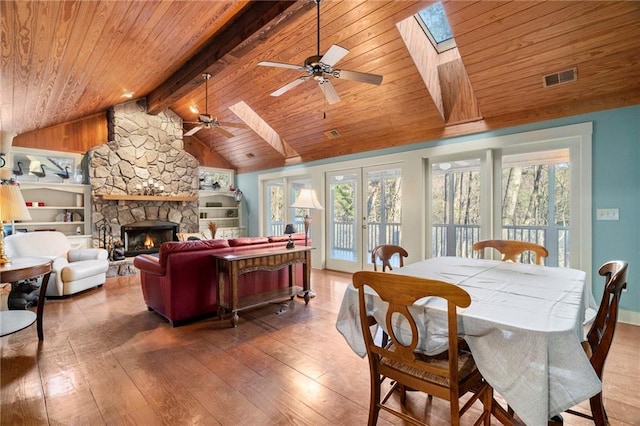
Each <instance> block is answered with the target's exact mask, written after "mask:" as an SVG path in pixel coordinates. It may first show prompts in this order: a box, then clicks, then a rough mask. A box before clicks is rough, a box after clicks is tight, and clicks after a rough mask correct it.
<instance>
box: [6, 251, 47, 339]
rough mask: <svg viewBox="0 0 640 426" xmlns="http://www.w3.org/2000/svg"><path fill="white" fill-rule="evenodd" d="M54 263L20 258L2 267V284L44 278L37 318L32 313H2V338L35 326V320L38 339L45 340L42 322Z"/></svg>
mask: <svg viewBox="0 0 640 426" xmlns="http://www.w3.org/2000/svg"><path fill="white" fill-rule="evenodd" d="M52 263H53V260H51V259H48V258H46V257H18V258H15V259H11V263H5V264H2V265H0V281H1V282H9V283H10V282H15V281H21V280H27V279H31V278H37V277H39V276H43V277H42V285H41V286H40V296H39V297H38V308H37V310H36V312H37V314H36V315H35V318H34V314H33V312H31V311H26V310H25V311H22V310H13V311H0V336H6V335H7V334H11V333H15V332H17V331H20V330H22V329H24V328H26V327H28V326H30V325H31V324H33V321H34V319H35V320H36V322H37V329H38V339H39V340H43V339H44V335H43V333H42V320H43V313H44V301H45V295H46V293H47V284H48V283H49V276H50V275H51V265H52Z"/></svg>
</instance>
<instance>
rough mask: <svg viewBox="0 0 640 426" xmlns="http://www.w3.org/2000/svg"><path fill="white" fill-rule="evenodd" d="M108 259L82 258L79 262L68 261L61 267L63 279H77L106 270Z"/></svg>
mask: <svg viewBox="0 0 640 426" xmlns="http://www.w3.org/2000/svg"><path fill="white" fill-rule="evenodd" d="M108 269H109V261H107V260H103V259H95V260H82V261H80V262H74V263H69V264H68V265H67V266H65V267H64V268H62V280H63V281H65V282H66V281H78V280H81V279H83V278H87V277H92V276H94V275H99V274H102V273H105V272H107V270H108Z"/></svg>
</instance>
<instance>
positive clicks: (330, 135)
mask: <svg viewBox="0 0 640 426" xmlns="http://www.w3.org/2000/svg"><path fill="white" fill-rule="evenodd" d="M324 135H325V136H326V137H327V138H328V139H335V138H338V137H340V132H338V131H337V130H336V129H333V130H329V131H328V132H324Z"/></svg>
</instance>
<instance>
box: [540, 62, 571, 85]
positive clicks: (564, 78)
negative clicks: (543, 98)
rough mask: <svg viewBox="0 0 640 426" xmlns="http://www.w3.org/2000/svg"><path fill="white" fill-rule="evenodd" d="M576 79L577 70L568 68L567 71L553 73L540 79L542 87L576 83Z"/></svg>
mask: <svg viewBox="0 0 640 426" xmlns="http://www.w3.org/2000/svg"><path fill="white" fill-rule="evenodd" d="M577 79H578V70H577V69H576V68H575V67H574V68H569V69H568V70H564V71H560V72H554V73H553V74H547V75H545V76H543V77H542V87H551V86H556V85H558V84H562V83H569V82H570V81H576V80H577Z"/></svg>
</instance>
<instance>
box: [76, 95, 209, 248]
mask: <svg viewBox="0 0 640 426" xmlns="http://www.w3.org/2000/svg"><path fill="white" fill-rule="evenodd" d="M108 127H109V142H107V143H106V144H104V145H100V146H97V147H95V148H93V149H91V150H90V151H89V152H88V153H87V156H86V159H87V166H86V167H85V168H86V169H88V170H85V172H86V174H87V176H89V183H90V184H91V195H92V201H93V206H94V209H93V214H92V222H93V224H94V230H93V240H94V246H102V245H103V241H102V240H103V239H104V238H103V235H102V234H100V233H99V230H101V229H102V230H103V231H104V229H105V228H107V229H109V230H110V236H111V238H112V240H117V239H119V238H120V227H121V226H123V225H127V224H129V223H132V222H137V221H143V220H161V221H168V222H174V223H178V224H179V232H197V230H198V203H197V201H186V202H185V201H165V200H163V197H166V196H197V195H198V185H199V182H198V161H197V160H196V158H195V157H193V156H192V155H191V154H189V153H187V152H186V151H185V150H184V145H183V141H182V119H181V118H180V117H179V116H177V115H176V114H175V113H173V112H172V111H171V110H166V111H165V112H163V113H160V114H158V115H149V114H147V109H146V104H145V102H144V99H142V100H137V101H131V102H127V103H123V104H119V105H116V106H114V107H113V108H112V109H111V110H110V111H109V113H108ZM149 179H151V180H152V182H153V184H158V188H156V191H157V193H156V194H154V195H155V196H154V197H153V198H154V199H152V200H104V199H103V197H102V195H105V194H112V195H122V196H123V197H122V198H126V196H127V195H142V188H143V186H144V185H146V186H149ZM153 184H152V185H153ZM160 186H163V187H164V190H163V191H161V192H160V191H159V187H160ZM156 198H157V199H156ZM107 248H109V247H107Z"/></svg>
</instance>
